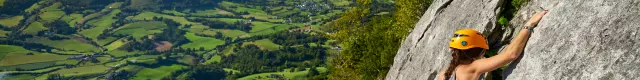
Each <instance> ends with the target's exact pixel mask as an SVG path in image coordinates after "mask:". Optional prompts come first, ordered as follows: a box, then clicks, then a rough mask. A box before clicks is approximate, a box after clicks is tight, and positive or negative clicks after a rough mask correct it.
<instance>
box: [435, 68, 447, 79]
mask: <svg viewBox="0 0 640 80" xmlns="http://www.w3.org/2000/svg"><path fill="white" fill-rule="evenodd" d="M445 71H447V68H446V67H444V68H442V69H440V72H438V75H436V76H437V77H436V78H437V79H436V80H444V77H445V76H444V73H445Z"/></svg>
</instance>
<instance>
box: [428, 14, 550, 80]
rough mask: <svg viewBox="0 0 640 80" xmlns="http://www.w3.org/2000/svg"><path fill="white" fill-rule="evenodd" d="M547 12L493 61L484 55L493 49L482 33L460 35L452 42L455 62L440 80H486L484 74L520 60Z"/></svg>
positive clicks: (534, 19) (527, 25) (461, 32)
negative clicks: (531, 36)
mask: <svg viewBox="0 0 640 80" xmlns="http://www.w3.org/2000/svg"><path fill="white" fill-rule="evenodd" d="M547 12H548V11H547V10H545V11H542V12H539V13H537V14H535V15H534V16H533V17H531V19H530V20H529V21H528V22H527V23H525V25H524V28H523V29H522V30H520V32H519V33H518V35H517V36H516V37H514V38H513V40H511V44H509V45H508V46H507V48H506V49H505V50H504V51H503V52H502V53H500V54H498V55H495V56H492V57H489V58H484V57H483V55H484V53H485V52H486V51H487V50H488V49H489V45H487V41H486V40H485V38H484V36H483V35H482V34H481V33H480V32H478V31H475V30H472V29H462V30H458V31H456V32H455V33H454V36H453V38H452V39H451V42H449V47H450V48H451V52H452V56H453V59H451V62H450V63H449V66H447V67H445V68H442V69H441V70H440V72H439V73H438V75H437V76H436V79H437V80H473V79H480V80H481V79H484V78H483V77H484V76H483V74H484V73H486V72H489V71H493V70H495V69H497V68H500V67H501V66H502V65H505V64H507V63H509V62H511V61H513V60H515V59H516V58H518V57H519V56H520V54H521V53H522V51H523V50H524V49H523V48H524V45H525V43H526V42H527V40H528V39H529V34H530V33H531V32H532V31H533V28H534V27H535V26H536V24H538V22H539V21H540V19H542V16H544V15H545V14H546V13H547Z"/></svg>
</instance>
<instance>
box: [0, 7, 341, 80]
mask: <svg viewBox="0 0 640 80" xmlns="http://www.w3.org/2000/svg"><path fill="white" fill-rule="evenodd" d="M250 2H251V1H250ZM3 3H12V4H20V6H19V7H16V8H15V9H12V10H15V12H16V13H3V12H0V25H1V26H0V28H1V29H2V30H0V69H1V70H3V71H0V74H7V75H5V76H0V80H47V79H54V78H55V79H62V80H176V79H177V80H182V79H188V80H192V79H193V80H219V79H225V80H236V79H240V80H253V79H266V76H268V75H271V74H281V75H282V76H283V78H284V79H292V80H299V79H309V78H307V77H312V76H320V77H326V75H318V74H313V75H308V73H309V70H308V69H309V68H311V67H318V70H319V71H320V72H321V73H326V72H327V71H328V70H327V69H326V68H324V67H326V65H327V64H325V63H326V59H324V57H316V56H327V55H328V54H329V53H327V52H326V50H329V48H331V47H335V46H334V45H328V43H326V41H327V39H328V38H327V37H326V36H324V35H318V34H325V33H326V32H322V31H323V30H324V29H325V28H327V27H322V26H324V25H325V24H328V22H331V21H332V19H334V18H336V17H338V16H340V14H341V13H342V12H344V10H345V9H347V8H348V7H349V6H347V5H349V4H350V2H349V1H336V0H332V1H322V0H311V1H295V0H286V1H272V0H266V1H258V2H251V3H248V2H245V1H236V0H231V1H219V0H205V1H192V0H167V1H154V0H15V1H13V2H12V1H9V0H0V7H2V6H3V5H4V4H3ZM330 4H331V5H330ZM334 4H339V5H340V6H341V7H334V6H333V5H334ZM302 5H306V6H302ZM310 6H311V7H310ZM313 6H317V7H313ZM327 7H332V8H327ZM4 8H5V7H3V8H0V9H4ZM11 8H13V7H11ZM311 8H315V9H311ZM302 28H304V29H302ZM307 29H311V30H307ZM303 44H310V45H323V46H324V47H317V46H306V47H302V45H303ZM258 67H259V68H258ZM290 68H291V69H293V68H296V69H297V68H300V69H305V68H306V69H307V70H302V71H294V72H290V71H283V70H289V69H290ZM202 75H207V76H206V77H205V78H203V77H201V76H202ZM210 75H215V76H210ZM258 77H260V78H258Z"/></svg>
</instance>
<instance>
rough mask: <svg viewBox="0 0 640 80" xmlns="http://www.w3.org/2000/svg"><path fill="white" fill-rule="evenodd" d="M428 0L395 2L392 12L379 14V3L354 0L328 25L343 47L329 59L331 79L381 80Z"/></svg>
mask: <svg viewBox="0 0 640 80" xmlns="http://www.w3.org/2000/svg"><path fill="white" fill-rule="evenodd" d="M430 1H431V0H398V1H395V2H396V3H395V8H394V12H391V13H392V15H373V14H374V13H379V12H378V11H384V10H377V9H380V8H379V7H376V6H378V5H374V4H381V3H382V2H376V1H372V0H357V1H356V2H357V3H358V4H357V5H356V6H355V7H353V8H351V9H349V10H347V11H346V12H345V13H343V14H342V16H341V17H340V18H338V19H337V20H335V21H333V22H332V23H331V24H332V25H331V26H333V28H336V29H337V30H338V31H337V33H336V34H334V35H330V36H331V38H333V39H337V40H340V41H341V42H342V43H341V44H342V46H343V47H344V49H343V50H342V51H341V53H340V54H339V55H338V56H337V58H335V59H333V60H331V61H332V62H331V63H332V65H333V66H332V67H331V68H330V69H331V71H332V72H331V73H330V74H329V77H330V79H340V80H343V79H356V80H360V79H365V80H371V79H383V78H384V77H385V76H386V74H387V71H388V70H389V68H390V67H391V64H392V63H393V57H394V56H395V54H396V53H397V50H398V48H399V46H400V44H401V42H402V40H404V38H405V36H406V35H407V34H408V31H409V30H411V29H412V28H413V26H414V25H415V23H417V22H418V20H419V19H420V16H422V14H423V13H424V11H426V9H427V7H428V6H429V4H430Z"/></svg>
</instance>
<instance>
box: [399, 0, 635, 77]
mask: <svg viewBox="0 0 640 80" xmlns="http://www.w3.org/2000/svg"><path fill="white" fill-rule="evenodd" d="M503 3H504V1H503V0H435V1H434V2H433V4H432V5H431V6H430V7H429V10H427V11H426V12H425V14H424V15H423V16H422V18H421V19H420V22H418V24H416V26H415V28H414V30H413V31H412V32H411V33H410V34H409V36H407V38H406V40H405V41H404V42H403V43H402V46H401V47H400V49H399V50H398V54H397V55H396V57H395V59H394V64H393V66H392V67H391V69H390V70H389V73H388V74H387V77H386V79H387V80H411V79H420V80H424V79H428V80H431V79H433V78H434V77H435V76H436V74H437V73H438V71H439V70H440V68H442V67H444V66H446V65H448V63H449V60H450V59H451V56H450V55H451V54H450V52H449V48H448V42H449V41H450V38H451V36H453V34H452V33H453V32H454V31H455V30H457V29H463V28H472V29H475V30H478V31H481V32H483V34H485V35H487V36H488V40H489V44H490V46H492V47H491V48H493V49H502V48H504V47H506V46H505V45H507V44H508V42H509V41H510V39H511V38H512V37H513V36H514V33H515V32H517V31H519V30H520V29H521V27H520V26H521V25H523V23H524V22H525V21H526V20H528V18H529V17H531V16H532V15H533V14H534V13H535V12H540V11H542V10H543V9H546V10H549V13H548V14H547V15H545V17H544V18H543V19H542V21H541V22H540V23H539V24H538V27H536V28H535V29H534V32H533V33H532V34H531V37H530V38H529V41H528V43H527V46H526V47H525V50H524V53H523V54H522V55H521V56H520V58H519V59H518V60H516V61H513V62H512V63H510V64H509V67H508V68H507V69H506V70H505V71H504V72H503V75H502V76H503V78H504V79H508V80H523V79H525V80H526V79H533V80H558V79H560V80H566V79H572V80H576V79H577V80H583V79H605V80H620V79H623V80H627V79H640V66H639V65H640V33H639V31H640V1H638V0H587V1H584V0H530V1H529V2H528V3H527V4H526V5H524V6H523V7H522V8H521V9H520V10H519V11H518V14H517V15H516V17H515V18H514V19H513V20H511V21H510V22H511V23H510V24H511V25H514V27H506V26H497V25H496V24H497V22H496V20H497V19H496V16H497V13H499V12H500V11H499V10H500V5H502V4H503ZM504 4H508V3H504Z"/></svg>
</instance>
